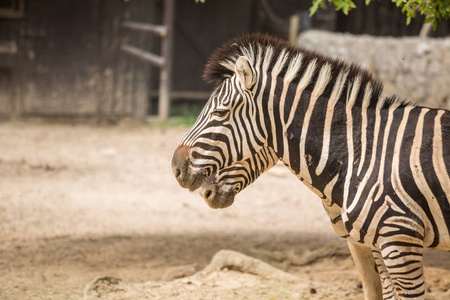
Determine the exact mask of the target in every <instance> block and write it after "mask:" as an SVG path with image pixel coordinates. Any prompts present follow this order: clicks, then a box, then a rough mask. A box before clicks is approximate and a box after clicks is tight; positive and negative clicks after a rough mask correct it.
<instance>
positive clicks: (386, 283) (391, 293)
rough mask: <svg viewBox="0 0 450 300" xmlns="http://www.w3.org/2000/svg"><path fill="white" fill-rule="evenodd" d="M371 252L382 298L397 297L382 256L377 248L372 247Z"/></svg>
mask: <svg viewBox="0 0 450 300" xmlns="http://www.w3.org/2000/svg"><path fill="white" fill-rule="evenodd" d="M372 254H373V257H374V259H375V264H376V267H377V270H378V274H379V275H380V280H381V285H382V287H383V299H392V300H394V299H398V298H397V293H396V292H395V286H394V283H393V282H392V279H391V277H390V276H389V273H388V270H387V268H386V265H385V264H384V260H383V257H382V256H381V253H380V250H379V249H372Z"/></svg>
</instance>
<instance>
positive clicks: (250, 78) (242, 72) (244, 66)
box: [235, 56, 256, 89]
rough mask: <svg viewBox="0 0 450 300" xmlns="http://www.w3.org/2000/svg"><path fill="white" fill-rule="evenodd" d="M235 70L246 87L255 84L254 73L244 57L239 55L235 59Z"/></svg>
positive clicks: (248, 87)
mask: <svg viewBox="0 0 450 300" xmlns="http://www.w3.org/2000/svg"><path fill="white" fill-rule="evenodd" d="M235 71H236V74H237V75H238V76H239V78H240V79H241V81H242V83H243V84H244V86H245V87H246V88H247V89H250V88H251V87H252V86H253V85H254V84H255V82H256V74H255V71H254V70H253V68H252V67H251V66H250V62H249V61H248V59H247V58H246V57H244V56H239V58H238V59H237V60H236V65H235Z"/></svg>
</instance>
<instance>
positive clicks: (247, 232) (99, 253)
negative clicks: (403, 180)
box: [0, 122, 450, 300]
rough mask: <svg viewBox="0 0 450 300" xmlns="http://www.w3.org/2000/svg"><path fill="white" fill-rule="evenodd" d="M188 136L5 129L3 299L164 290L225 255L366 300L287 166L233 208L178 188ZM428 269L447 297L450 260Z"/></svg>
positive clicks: (1, 134) (318, 209) (437, 291)
mask: <svg viewBox="0 0 450 300" xmlns="http://www.w3.org/2000/svg"><path fill="white" fill-rule="evenodd" d="M186 131H187V128H155V127H152V126H148V125H146V126H144V125H137V124H121V125H119V126H114V127H106V126H103V127H96V126H89V125H67V124H66V125H61V124H45V123H39V122H24V123H19V122H15V123H2V124H0V299H2V300H3V299H5V300H7V299H79V298H80V297H81V295H82V291H83V288H84V287H85V286H86V285H87V284H88V283H89V282H90V281H91V280H92V279H93V278H95V277H98V276H105V275H109V276H114V277H118V278H122V279H124V280H127V281H130V282H146V281H149V280H151V281H157V280H161V279H162V278H163V276H166V277H167V274H170V271H171V270H172V271H173V270H174V268H175V269H176V268H178V267H185V268H187V269H194V270H199V269H201V268H202V267H204V266H205V265H207V264H208V262H209V261H210V259H211V257H212V256H213V255H214V254H215V253H216V252H218V251H219V250H221V249H232V250H236V251H239V252H241V253H244V254H247V255H250V256H252V257H256V258H259V259H262V260H263V261H266V262H268V263H269V264H271V265H273V266H275V267H277V268H279V269H281V270H284V271H287V272H289V273H291V274H294V275H295V276H299V277H300V278H305V279H307V280H314V281H318V282H324V283H329V284H333V285H336V284H338V285H339V286H340V287H342V288H345V289H346V290H347V291H348V293H347V294H346V299H362V298H363V297H362V290H361V285H360V281H359V278H358V275H357V273H356V270H355V268H354V265H353V262H352V260H351V258H350V257H349V256H348V251H347V250H346V248H345V242H344V241H342V240H340V239H339V238H338V237H337V236H336V235H335V234H334V232H333V230H332V228H331V225H330V223H329V220H328V218H327V216H326V215H325V212H324V211H323V208H322V206H321V203H320V201H319V200H318V199H317V197H316V196H315V195H314V194H312V193H311V192H309V191H308V190H307V189H306V188H305V187H303V186H302V184H301V183H300V182H299V181H298V180H297V179H296V178H295V177H294V176H292V175H291V174H290V173H289V171H287V169H285V168H284V167H282V166H276V167H275V168H274V169H273V171H271V172H269V173H267V174H264V175H263V176H262V177H261V178H260V179H259V180H257V181H256V182H255V183H254V184H253V185H252V186H250V187H249V188H248V189H246V190H244V191H243V192H242V193H241V194H239V195H238V196H237V198H236V202H235V204H233V206H232V207H231V208H229V209H227V210H212V209H210V208H209V207H207V205H206V204H205V203H204V202H203V200H202V199H201V197H200V196H199V195H198V194H197V193H196V192H194V193H190V192H188V191H187V190H184V189H182V188H180V187H179V186H178V184H177V182H176V180H175V179H174V177H173V175H172V172H171V168H170V161H171V156H172V153H173V150H174V149H175V147H176V145H177V144H178V142H179V140H180V139H181V138H182V136H183V135H184V133H185V132H186ZM425 262H426V266H427V268H426V276H427V285H428V290H429V291H430V292H431V293H432V295H435V296H436V297H437V298H436V299H439V295H442V293H443V292H446V291H447V290H449V289H450V253H444V252H437V251H429V252H427V253H426V256H425ZM167 272H169V273H167ZM188 275H189V274H188ZM311 292H312V293H314V292H315V291H311ZM330 299H332V297H331V298H330ZM336 299H341V298H340V297H337V298H336ZM442 299H444V298H442Z"/></svg>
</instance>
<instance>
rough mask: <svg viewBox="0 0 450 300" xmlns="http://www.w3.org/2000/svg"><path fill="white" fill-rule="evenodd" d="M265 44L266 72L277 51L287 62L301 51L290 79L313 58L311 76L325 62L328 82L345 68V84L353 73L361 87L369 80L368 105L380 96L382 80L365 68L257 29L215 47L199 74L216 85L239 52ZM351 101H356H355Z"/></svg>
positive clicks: (390, 100) (391, 99)
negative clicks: (268, 52)
mask: <svg viewBox="0 0 450 300" xmlns="http://www.w3.org/2000/svg"><path fill="white" fill-rule="evenodd" d="M269 47H271V48H272V49H273V55H272V58H271V61H270V65H269V69H268V70H267V72H270V71H271V70H272V68H273V66H274V65H275V63H276V61H277V58H278V57H279V55H280V54H281V53H283V52H286V53H287V55H288V56H287V60H286V61H287V62H289V61H290V60H291V59H292V58H294V57H295V56H296V55H298V54H299V53H301V54H302V66H301V68H300V70H299V72H298V73H297V76H296V78H295V79H294V81H295V80H297V81H298V80H299V79H300V77H301V75H302V74H303V72H304V71H305V69H306V67H307V66H308V63H309V62H310V61H312V60H314V59H316V65H317V68H316V72H315V73H316V75H315V76H317V74H318V73H319V72H317V70H319V69H320V68H321V67H322V66H324V65H325V64H329V65H330V66H331V69H332V78H334V79H333V80H330V82H334V81H335V80H336V77H337V75H338V74H339V72H340V71H342V70H345V71H346V72H348V76H347V81H346V82H347V83H346V84H350V83H352V82H353V81H354V80H355V79H356V78H357V77H359V80H360V82H361V87H364V86H366V85H367V84H369V83H370V85H371V87H372V89H373V91H372V97H371V101H370V105H369V107H375V106H376V105H377V103H378V101H381V100H380V99H382V98H383V97H382V93H383V84H382V83H381V82H380V81H379V80H377V79H375V78H374V77H373V76H372V74H371V73H370V72H369V71H367V70H366V69H364V68H362V67H360V66H358V65H355V64H353V63H348V62H345V61H343V60H341V59H335V58H331V57H329V56H325V55H322V54H320V53H318V52H315V51H311V50H307V49H305V48H302V47H296V46H292V45H290V44H289V43H288V42H287V41H285V40H282V39H279V38H277V37H274V36H270V35H267V34H266V35H263V34H259V33H254V34H249V35H245V36H242V37H238V38H234V39H232V40H230V41H228V42H226V43H225V44H224V45H222V46H221V47H220V48H218V49H217V50H216V51H215V52H214V53H213V54H212V56H211V57H210V58H209V59H208V62H207V64H206V67H205V70H204V73H203V78H204V79H205V80H206V81H207V82H213V83H215V84H216V86H218V85H220V84H221V83H222V82H223V81H224V80H225V79H227V78H229V77H231V76H233V74H234V64H235V62H236V60H237V58H238V57H239V56H246V57H248V54H249V53H253V54H254V56H256V54H257V53H259V52H262V57H264V54H265V53H266V50H267V49H268V48H269ZM288 65H289V64H288V63H285V64H284V67H283V69H282V70H281V72H280V73H279V75H278V76H279V77H283V76H284V75H285V74H286V72H287V69H288ZM312 82H314V80H312ZM331 85H332V84H328V88H327V89H325V91H324V94H323V96H327V95H328V96H329V95H330V93H331ZM361 90H362V89H361ZM382 101H383V106H382V107H383V108H384V107H389V106H391V105H393V104H395V105H396V106H408V105H411V103H410V102H409V101H406V100H403V99H399V98H398V97H397V96H394V95H392V96H386V97H385V98H383V100H382ZM355 104H356V105H358V103H355Z"/></svg>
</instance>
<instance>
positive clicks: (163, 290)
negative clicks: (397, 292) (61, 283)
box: [83, 250, 351, 300]
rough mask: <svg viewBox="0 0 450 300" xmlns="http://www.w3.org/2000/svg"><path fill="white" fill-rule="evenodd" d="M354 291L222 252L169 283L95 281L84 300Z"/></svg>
mask: <svg viewBox="0 0 450 300" xmlns="http://www.w3.org/2000/svg"><path fill="white" fill-rule="evenodd" d="M349 292H351V291H346V290H343V289H340V288H339V287H330V286H326V285H325V284H323V283H320V282H312V281H307V280H301V279H300V278H299V277H296V276H294V275H291V274H289V273H286V272H284V271H281V270H279V269H277V268H275V267H273V266H271V265H269V264H267V263H264V262H262V261H261V260H258V259H255V258H252V257H249V256H246V255H243V254H241V253H239V252H235V251H231V250H221V251H219V252H218V253H217V254H216V255H214V257H213V258H212V260H211V263H210V264H209V265H207V266H206V267H205V268H204V269H203V270H201V271H199V272H197V273H195V274H194V275H192V276H188V277H185V278H181V279H176V280H173V281H170V282H162V281H160V282H155V281H153V282H145V283H130V282H125V281H123V280H121V279H118V278H114V277H107V276H106V277H101V278H97V279H94V280H93V281H92V282H91V283H89V284H88V285H87V286H86V288H85V290H84V297H83V300H100V299H101V300H115V299H123V300H128V299H129V300H131V299H133V300H137V299H223V300H227V299H230V300H238V299H250V300H251V299H255V300H256V299H258V300H263V299H295V300H298V299H329V297H330V296H331V295H333V296H332V297H333V299H336V297H345V296H346V295H348V294H349Z"/></svg>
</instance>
